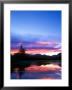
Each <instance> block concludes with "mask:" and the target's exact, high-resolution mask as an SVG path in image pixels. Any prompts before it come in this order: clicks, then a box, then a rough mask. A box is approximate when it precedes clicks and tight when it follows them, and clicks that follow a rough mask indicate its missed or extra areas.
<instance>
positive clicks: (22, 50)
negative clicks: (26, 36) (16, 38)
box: [19, 44, 25, 54]
mask: <svg viewBox="0 0 72 90" xmlns="http://www.w3.org/2000/svg"><path fill="white" fill-rule="evenodd" d="M19 52H20V53H21V54H25V49H24V47H23V44H21V45H20V49H19Z"/></svg>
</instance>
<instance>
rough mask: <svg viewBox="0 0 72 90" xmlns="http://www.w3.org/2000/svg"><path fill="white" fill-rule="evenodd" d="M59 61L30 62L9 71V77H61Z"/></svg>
mask: <svg viewBox="0 0 72 90" xmlns="http://www.w3.org/2000/svg"><path fill="white" fill-rule="evenodd" d="M61 70H62V68H61V66H60V62H55V63H48V64H45V65H43V64H42V65H35V64H32V65H30V66H28V67H25V68H24V70H22V71H19V68H18V67H17V68H15V70H14V71H13V72H12V73H11V79H61Z"/></svg>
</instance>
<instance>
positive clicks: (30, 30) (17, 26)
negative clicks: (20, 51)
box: [10, 11, 61, 48]
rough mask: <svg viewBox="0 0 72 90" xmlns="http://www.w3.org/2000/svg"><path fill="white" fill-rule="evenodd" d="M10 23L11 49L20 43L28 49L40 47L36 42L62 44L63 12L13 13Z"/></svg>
mask: <svg viewBox="0 0 72 90" xmlns="http://www.w3.org/2000/svg"><path fill="white" fill-rule="evenodd" d="M10 21H11V26H10V27H11V48H17V45H18V44H19V43H20V42H23V43H24V45H25V46H26V47H28V48H29V47H30V45H31V44H32V47H38V45H37V46H36V42H57V43H58V44H60V43H61V11H11V20H10ZM58 44H57V45H58ZM40 47H41V45H40ZM42 47H47V45H46V46H45V45H42ZM48 47H49V46H48ZM52 47H53V45H52Z"/></svg>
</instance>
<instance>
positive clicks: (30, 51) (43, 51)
mask: <svg viewBox="0 0 72 90" xmlns="http://www.w3.org/2000/svg"><path fill="white" fill-rule="evenodd" d="M18 52H19V50H18V49H13V50H11V54H12V55H14V54H15V53H18ZM25 52H26V53H27V54H41V55H43V54H44V55H57V54H58V53H60V52H61V50H60V49H59V50H48V49H27V50H26V51H25Z"/></svg>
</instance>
